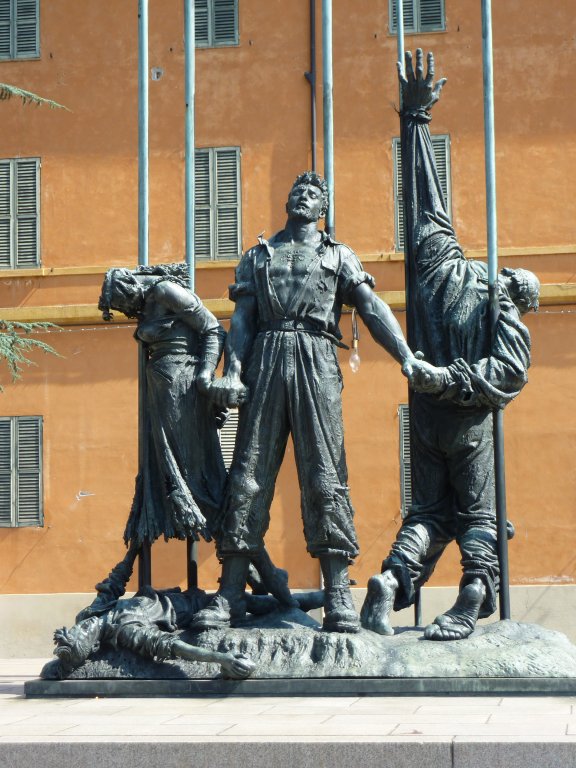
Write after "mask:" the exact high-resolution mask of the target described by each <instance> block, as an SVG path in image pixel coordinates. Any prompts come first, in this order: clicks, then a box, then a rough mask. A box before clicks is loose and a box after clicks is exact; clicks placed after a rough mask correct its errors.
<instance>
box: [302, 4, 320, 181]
mask: <svg viewBox="0 0 576 768" xmlns="http://www.w3.org/2000/svg"><path fill="white" fill-rule="evenodd" d="M304 77H305V78H306V80H308V82H309V84H310V145H311V147H312V167H311V170H312V171H316V155H317V140H316V0H310V71H309V72H305V73H304Z"/></svg>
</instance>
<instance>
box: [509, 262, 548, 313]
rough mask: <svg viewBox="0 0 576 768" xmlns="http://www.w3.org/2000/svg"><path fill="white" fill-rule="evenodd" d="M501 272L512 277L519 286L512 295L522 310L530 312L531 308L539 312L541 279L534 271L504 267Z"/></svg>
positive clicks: (522, 311)
mask: <svg viewBox="0 0 576 768" xmlns="http://www.w3.org/2000/svg"><path fill="white" fill-rule="evenodd" d="M500 273H501V274H502V275H504V276H505V277H511V278H512V279H513V281H514V282H515V283H516V285H517V286H518V293H517V295H516V296H513V297H512V301H513V302H514V304H516V306H517V307H518V309H519V310H520V312H521V313H522V314H523V313H524V312H529V311H530V310H531V309H533V310H534V312H538V308H539V306H540V280H538V278H537V277H536V275H535V274H534V272H530V271H529V270H527V269H512V268H511V267H504V269H501V270H500Z"/></svg>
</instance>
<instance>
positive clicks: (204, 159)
mask: <svg viewBox="0 0 576 768" xmlns="http://www.w3.org/2000/svg"><path fill="white" fill-rule="evenodd" d="M210 178H211V173H210V151H209V150H207V149H201V150H196V153H195V177H194V190H195V204H194V251H195V255H196V258H198V259H209V258H210V255H211V253H212V213H211V205H210V186H211V185H210Z"/></svg>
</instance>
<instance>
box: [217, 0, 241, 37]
mask: <svg viewBox="0 0 576 768" xmlns="http://www.w3.org/2000/svg"><path fill="white" fill-rule="evenodd" d="M213 2H214V40H213V44H214V45H236V44H237V43H238V22H237V14H238V2H237V0H213Z"/></svg>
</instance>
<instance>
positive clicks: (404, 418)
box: [398, 405, 412, 517]
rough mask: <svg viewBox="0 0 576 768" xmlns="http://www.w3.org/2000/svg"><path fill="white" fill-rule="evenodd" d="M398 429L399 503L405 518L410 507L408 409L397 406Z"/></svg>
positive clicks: (406, 406)
mask: <svg viewBox="0 0 576 768" xmlns="http://www.w3.org/2000/svg"><path fill="white" fill-rule="evenodd" d="M398 425H399V429H400V501H401V504H402V507H401V511H402V517H406V515H407V514H408V511H409V509H410V506H411V505H412V469H411V466H410V408H409V406H408V405H399V406H398Z"/></svg>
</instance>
